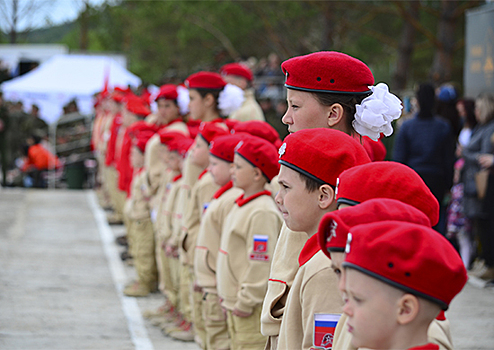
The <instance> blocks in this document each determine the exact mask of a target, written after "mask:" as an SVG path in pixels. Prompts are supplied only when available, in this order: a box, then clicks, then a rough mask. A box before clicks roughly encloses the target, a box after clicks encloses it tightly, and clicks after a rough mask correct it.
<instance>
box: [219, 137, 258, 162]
mask: <svg viewBox="0 0 494 350" xmlns="http://www.w3.org/2000/svg"><path fill="white" fill-rule="evenodd" d="M247 136H249V134H246V133H242V132H239V133H236V134H234V135H225V136H219V137H217V138H215V139H214V140H213V141H211V144H210V145H209V153H210V154H211V155H212V156H215V157H216V158H219V159H221V160H223V161H225V162H228V163H233V157H234V155H235V147H236V146H237V145H238V143H239V142H240V141H242V140H243V139H244V138H245V137H247Z"/></svg>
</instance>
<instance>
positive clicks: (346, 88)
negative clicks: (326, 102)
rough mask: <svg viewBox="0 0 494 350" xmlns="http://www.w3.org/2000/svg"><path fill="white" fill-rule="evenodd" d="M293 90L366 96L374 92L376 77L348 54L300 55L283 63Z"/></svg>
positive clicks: (365, 66)
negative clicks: (372, 90)
mask: <svg viewBox="0 0 494 350" xmlns="http://www.w3.org/2000/svg"><path fill="white" fill-rule="evenodd" d="M281 69H282V70H283V73H284V74H285V76H286V81H285V86H286V87H287V88H289V89H294V90H301V91H310V92H329V93H352V94H365V93H368V92H371V90H370V89H369V86H371V85H374V76H373V75H372V72H371V70H370V69H369V67H367V65H366V64H365V63H364V62H362V61H360V60H358V59H356V58H354V57H351V56H348V55H347V54H344V53H341V52H335V51H320V52H314V53H311V54H308V55H305V56H297V57H293V58H290V59H289V60H286V61H285V62H283V63H282V64H281Z"/></svg>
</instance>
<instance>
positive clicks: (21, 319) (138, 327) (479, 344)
mask: <svg viewBox="0 0 494 350" xmlns="http://www.w3.org/2000/svg"><path fill="white" fill-rule="evenodd" d="M103 214H104V213H103V212H102V211H101V209H100V208H99V207H98V206H97V205H96V204H95V200H94V195H93V193H92V192H83V191H65V190H56V191H34V190H33V191H24V190H5V189H4V190H2V189H0V349H7V350H10V349H26V350H28V349H37V350H44V349H47V350H48V349H50V350H51V349H105V350H106V349H118V350H126V349H138V350H141V349H142V350H148V349H149V350H151V349H170V350H174V349H184V350H187V349H191V350H192V349H194V350H197V349H199V348H198V347H197V346H196V345H195V344H190V343H187V344H186V343H181V342H172V341H171V340H169V339H168V338H166V337H164V336H162V335H161V332H160V331H159V330H158V329H156V328H155V327H152V326H151V325H150V324H149V323H148V322H147V321H145V320H143V319H142V317H141V312H142V311H144V310H146V309H152V308H155V307H157V306H158V305H160V303H161V302H162V298H161V297H160V296H159V295H158V294H155V295H153V296H151V297H148V298H144V299H135V298H127V297H124V296H123V295H122V293H121V290H122V286H123V284H125V283H126V282H127V281H129V280H131V279H132V278H133V276H134V271H133V269H132V268H130V267H127V266H124V265H123V264H122V263H121V262H120V260H119V259H118V253H119V251H118V249H119V248H118V247H117V246H116V245H115V244H114V237H115V236H116V235H119V234H121V233H123V227H122V226H116V227H112V228H111V229H110V228H109V226H107V225H106V222H105V221H104V216H103ZM474 282H475V281H474ZM476 282H478V281H476ZM447 316H448V318H449V319H450V321H451V326H452V331H453V339H454V342H455V345H456V348H457V349H493V348H494V291H493V290H492V288H482V286H479V285H478V283H477V284H475V283H469V284H468V285H467V286H466V287H465V289H464V290H463V291H462V293H461V294H460V295H459V296H458V297H457V298H456V299H455V300H454V301H453V304H452V305H451V307H450V310H449V311H448V312H447Z"/></svg>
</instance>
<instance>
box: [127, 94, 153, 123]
mask: <svg viewBox="0 0 494 350" xmlns="http://www.w3.org/2000/svg"><path fill="white" fill-rule="evenodd" d="M125 108H126V109H127V110H128V111H129V112H131V113H134V114H135V115H137V116H138V117H141V118H145V117H147V116H148V115H149V114H151V110H150V109H149V106H148V104H147V102H146V101H144V100H143V99H142V98H140V97H139V96H135V95H127V96H126V97H125Z"/></svg>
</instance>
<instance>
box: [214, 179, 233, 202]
mask: <svg viewBox="0 0 494 350" xmlns="http://www.w3.org/2000/svg"><path fill="white" fill-rule="evenodd" d="M232 187H233V181H229V182H228V183H227V184H226V185H225V186H223V187H221V188H220V189H219V190H218V191H216V193H215V194H214V196H213V198H214V199H218V198H220V197H221V195H222V194H223V193H225V192H226V191H228V190H229V189H230V188H232Z"/></svg>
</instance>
